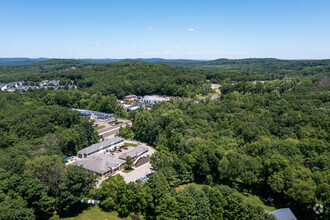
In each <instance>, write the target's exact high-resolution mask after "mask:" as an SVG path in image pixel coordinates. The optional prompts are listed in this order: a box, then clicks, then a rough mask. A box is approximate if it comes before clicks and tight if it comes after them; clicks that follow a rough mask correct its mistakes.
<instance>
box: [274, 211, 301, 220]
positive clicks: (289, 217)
mask: <svg viewBox="0 0 330 220" xmlns="http://www.w3.org/2000/svg"><path fill="white" fill-rule="evenodd" d="M269 214H270V215H273V216H274V217H275V218H276V219H277V220H297V218H296V216H294V214H293V213H292V211H291V209H290V208H284V209H279V210H276V211H273V212H270V213H269Z"/></svg>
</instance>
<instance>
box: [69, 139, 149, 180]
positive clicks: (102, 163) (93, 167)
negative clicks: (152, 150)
mask: <svg viewBox="0 0 330 220" xmlns="http://www.w3.org/2000/svg"><path fill="white" fill-rule="evenodd" d="M122 146H124V139H123V138H120V137H115V138H111V139H108V140H105V141H103V142H100V143H97V144H93V145H91V146H89V147H86V148H84V149H82V150H80V151H78V159H77V160H76V161H74V162H73V163H72V164H74V165H77V166H82V167H83V168H84V169H85V170H87V171H89V172H92V173H94V174H95V175H98V176H105V175H107V174H111V173H114V172H116V171H117V170H119V169H120V168H122V167H123V166H124V165H125V163H126V159H127V157H128V156H129V157H131V158H132V159H133V160H136V159H138V158H139V157H140V156H142V155H143V154H145V153H147V152H148V148H146V147H143V146H138V147H135V148H133V149H132V150H130V151H127V152H124V153H122V154H121V155H120V156H118V157H116V156H114V155H113V154H112V153H111V152H112V151H115V150H116V149H119V148H120V147H122Z"/></svg>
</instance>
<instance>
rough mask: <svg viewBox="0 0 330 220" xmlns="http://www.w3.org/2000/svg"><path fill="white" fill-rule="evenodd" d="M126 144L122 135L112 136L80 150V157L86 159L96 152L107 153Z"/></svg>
mask: <svg viewBox="0 0 330 220" xmlns="http://www.w3.org/2000/svg"><path fill="white" fill-rule="evenodd" d="M123 145H124V139H123V138H120V137H115V138H110V139H108V140H105V141H103V142H100V143H97V144H93V145H91V146H89V147H86V148H84V149H82V150H80V151H78V158H80V159H84V158H87V157H90V156H92V155H94V154H101V153H106V152H109V151H112V150H115V149H116V148H119V147H121V146H123Z"/></svg>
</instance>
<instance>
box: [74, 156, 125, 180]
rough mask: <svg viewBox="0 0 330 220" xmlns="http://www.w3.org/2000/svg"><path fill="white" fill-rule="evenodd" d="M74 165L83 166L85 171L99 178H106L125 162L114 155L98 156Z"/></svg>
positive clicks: (78, 161)
mask: <svg viewBox="0 0 330 220" xmlns="http://www.w3.org/2000/svg"><path fill="white" fill-rule="evenodd" d="M73 164H75V165H77V166H82V167H83V168H84V169H85V170H87V171H89V172H92V173H94V174H95V175H98V176H104V175H107V174H109V173H113V172H115V171H117V170H119V169H120V168H121V167H122V166H123V165H124V164H125V160H121V159H118V158H116V157H115V156H113V155H112V154H96V155H93V156H91V157H88V158H85V159H83V160H77V161H75V162H74V163H73Z"/></svg>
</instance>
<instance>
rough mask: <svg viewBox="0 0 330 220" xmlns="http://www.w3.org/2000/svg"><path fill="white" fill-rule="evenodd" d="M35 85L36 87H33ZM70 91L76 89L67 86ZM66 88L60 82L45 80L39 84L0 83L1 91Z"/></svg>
mask: <svg viewBox="0 0 330 220" xmlns="http://www.w3.org/2000/svg"><path fill="white" fill-rule="evenodd" d="M32 84H34V85H32ZM66 86H68V88H69V89H73V88H76V87H75V86H74V85H70V84H68V85H66ZM62 87H64V86H63V85H62V86H60V81H59V80H43V81H41V82H39V83H31V82H24V81H18V82H10V83H0V89H1V91H8V92H14V91H27V90H29V89H59V88H62Z"/></svg>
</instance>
